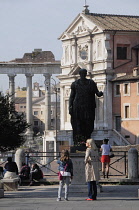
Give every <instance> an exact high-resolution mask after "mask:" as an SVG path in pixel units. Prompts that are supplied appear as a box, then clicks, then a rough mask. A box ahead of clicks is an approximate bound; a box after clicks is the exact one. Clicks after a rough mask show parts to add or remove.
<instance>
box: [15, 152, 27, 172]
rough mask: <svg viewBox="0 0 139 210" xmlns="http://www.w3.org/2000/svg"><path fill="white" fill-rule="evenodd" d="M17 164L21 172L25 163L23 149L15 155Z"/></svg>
mask: <svg viewBox="0 0 139 210" xmlns="http://www.w3.org/2000/svg"><path fill="white" fill-rule="evenodd" d="M15 162H16V164H17V167H18V171H19V172H20V171H21V168H22V163H25V152H24V150H23V149H18V150H17V151H16V153H15Z"/></svg>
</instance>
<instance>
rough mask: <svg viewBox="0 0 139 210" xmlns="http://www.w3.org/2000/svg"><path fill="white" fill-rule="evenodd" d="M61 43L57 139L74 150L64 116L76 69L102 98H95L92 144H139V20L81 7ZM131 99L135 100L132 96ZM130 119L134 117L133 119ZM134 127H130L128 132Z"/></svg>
mask: <svg viewBox="0 0 139 210" xmlns="http://www.w3.org/2000/svg"><path fill="white" fill-rule="evenodd" d="M59 40H61V42H62V47H63V55H62V59H61V69H62V74H61V75H59V76H58V78H59V80H60V90H61V107H60V110H61V128H60V131H59V135H58V139H59V140H60V139H63V141H69V145H72V144H73V142H72V127H71V123H70V115H69V112H68V103H69V96H70V86H71V83H72V82H74V81H75V80H77V79H79V69H81V68H85V69H87V72H88V73H87V78H88V79H93V80H94V81H95V82H96V83H97V87H98V89H99V90H100V91H103V97H101V98H98V97H97V96H96V115H95V128H94V131H93V133H92V138H94V140H95V141H96V143H98V144H100V143H102V140H103V139H104V138H109V139H110V144H111V145H128V144H135V143H139V142H138V136H139V132H138V130H137V129H135V127H136V128H137V127H138V126H139V72H138V71H139V70H138V60H139V53H138V52H139V16H128V15H110V14H95V13H91V12H90V11H89V9H88V6H87V5H86V6H84V10H83V11H82V13H80V14H78V15H77V17H76V18H75V19H74V20H73V22H72V23H71V24H70V25H69V26H68V28H67V29H66V30H65V31H64V32H63V33H62V35H61V36H60V37H59ZM132 93H134V95H133V94H132ZM133 113H134V114H133ZM131 125H134V126H131Z"/></svg>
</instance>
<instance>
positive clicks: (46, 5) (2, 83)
mask: <svg viewBox="0 0 139 210" xmlns="http://www.w3.org/2000/svg"><path fill="white" fill-rule="evenodd" d="M85 2H86V4H87V5H89V10H90V12H91V13H102V14H119V15H120V14H121V15H138V16H139V0H132V1H131V0H0V62H2V61H10V60H13V59H15V58H22V57H23V55H24V53H31V52H32V51H33V50H34V49H36V48H41V49H42V50H43V51H52V52H53V54H54V55H55V59H56V60H60V59H61V57H62V42H61V41H60V40H58V38H59V37H60V35H61V34H62V33H63V32H64V31H65V30H66V29H67V27H68V26H69V25H70V23H71V22H72V21H73V20H74V18H76V16H77V15H78V14H79V13H81V12H82V10H83V9H84V8H83V6H84V5H85ZM35 81H38V82H39V83H40V84H41V85H42V84H43V81H44V78H43V76H42V75H40V76H34V77H33V82H35ZM15 82H16V87H17V86H19V85H20V86H21V87H23V86H26V81H25V76H23V75H22V76H21V75H20V76H19V75H18V76H16V78H15ZM6 89H8V77H7V75H0V91H1V90H2V91H4V92H5V90H6Z"/></svg>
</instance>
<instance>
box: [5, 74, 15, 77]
mask: <svg viewBox="0 0 139 210" xmlns="http://www.w3.org/2000/svg"><path fill="white" fill-rule="evenodd" d="M7 75H8V77H16V74H14V73H9V74H7Z"/></svg>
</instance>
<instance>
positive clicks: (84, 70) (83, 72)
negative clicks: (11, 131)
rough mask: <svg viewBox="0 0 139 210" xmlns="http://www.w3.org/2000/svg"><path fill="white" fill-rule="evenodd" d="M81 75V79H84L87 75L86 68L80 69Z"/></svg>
mask: <svg viewBox="0 0 139 210" xmlns="http://www.w3.org/2000/svg"><path fill="white" fill-rule="evenodd" d="M79 75H80V77H81V79H84V78H85V77H86V75H87V70H86V69H80V70H79Z"/></svg>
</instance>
